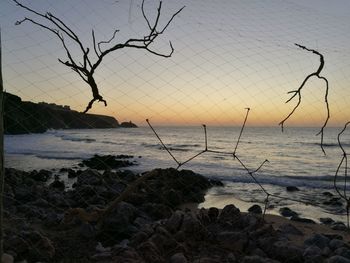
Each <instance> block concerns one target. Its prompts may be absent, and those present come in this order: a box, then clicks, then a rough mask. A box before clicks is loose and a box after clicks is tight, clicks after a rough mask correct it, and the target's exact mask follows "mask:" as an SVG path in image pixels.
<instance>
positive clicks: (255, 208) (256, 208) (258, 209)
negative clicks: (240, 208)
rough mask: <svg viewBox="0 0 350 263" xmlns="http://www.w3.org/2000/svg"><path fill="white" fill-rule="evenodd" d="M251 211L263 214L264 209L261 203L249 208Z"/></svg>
mask: <svg viewBox="0 0 350 263" xmlns="http://www.w3.org/2000/svg"><path fill="white" fill-rule="evenodd" d="M248 212H249V213H253V214H262V209H261V206H260V205H253V206H251V207H250V208H249V209H248Z"/></svg>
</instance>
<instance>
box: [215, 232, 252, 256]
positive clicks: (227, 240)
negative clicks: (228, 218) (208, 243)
mask: <svg viewBox="0 0 350 263" xmlns="http://www.w3.org/2000/svg"><path fill="white" fill-rule="evenodd" d="M216 238H217V241H218V242H219V244H220V246H221V247H223V248H226V249H229V250H230V251H237V252H242V251H243V249H244V247H245V246H246V245H247V244H248V235H247V234H245V233H242V232H229V231H224V232H221V233H219V234H218V235H217V237H216Z"/></svg>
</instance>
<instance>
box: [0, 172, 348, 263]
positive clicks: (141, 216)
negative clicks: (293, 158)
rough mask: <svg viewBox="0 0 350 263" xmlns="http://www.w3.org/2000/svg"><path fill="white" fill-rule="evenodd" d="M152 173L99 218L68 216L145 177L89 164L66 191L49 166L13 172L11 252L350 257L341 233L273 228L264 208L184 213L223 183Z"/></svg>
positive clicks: (186, 258)
mask: <svg viewBox="0 0 350 263" xmlns="http://www.w3.org/2000/svg"><path fill="white" fill-rule="evenodd" d="M154 174H155V175H154V176H153V177H150V178H148V179H147V180H146V181H145V182H144V183H142V184H141V185H139V187H138V189H137V190H136V191H135V192H133V193H132V194H131V195H130V196H129V197H128V198H127V199H125V200H124V201H123V202H120V203H119V204H118V205H117V206H116V207H115V209H114V210H113V211H112V212H111V213H110V214H108V216H107V217H106V219H105V220H104V223H103V224H102V225H97V224H96V223H97V222H96V221H97V220H95V221H94V220H84V217H81V218H80V219H79V218H78V217H76V218H75V217H72V218H70V220H67V211H68V210H69V209H74V208H76V209H78V210H79V209H81V210H82V211H85V212H90V214H94V212H96V211H97V212H98V211H100V210H101V209H102V208H105V207H106V206H107V204H108V203H109V202H111V201H112V200H113V199H114V198H115V197H116V196H118V195H120V194H121V193H122V192H123V191H124V190H125V189H126V187H127V186H128V185H129V184H132V183H133V182H134V181H135V180H137V179H138V178H139V176H140V175H137V174H134V173H133V172H131V171H117V172H112V171H105V172H99V171H97V170H94V169H87V170H85V171H81V172H79V173H77V174H76V176H77V177H76V183H75V185H74V188H72V189H64V187H65V186H64V184H60V185H59V186H60V187H53V186H52V183H50V184H49V183H48V182H50V180H51V181H52V177H55V175H54V174H53V173H52V172H50V171H44V170H42V171H37V172H23V171H18V170H15V169H6V184H5V210H6V211H5V229H4V232H5V233H4V234H5V237H4V241H5V242H4V248H5V252H6V254H7V255H10V256H13V258H14V259H15V261H20V260H26V261H27V262H38V261H40V262H130V263H132V262H135V263H136V262H137V263H141V262H142V263H163V262H164V263H165V262H171V263H186V262H193V263H205V262H208V263H214V262H227V263H232V262H245V263H250V262H252V263H255V262H262V263H263V262H291V263H293V262H296V263H297V262H317V263H321V262H350V246H349V244H348V243H347V242H346V241H344V240H343V238H342V236H341V235H334V234H327V233H323V234H322V233H317V234H312V235H311V236H308V237H304V233H303V231H300V230H299V229H298V228H297V227H295V226H294V225H292V224H283V225H281V226H279V227H274V226H272V225H271V224H268V223H266V222H265V221H264V220H263V218H262V215H261V213H260V211H261V208H260V209H259V208H258V207H257V206H255V207H254V209H252V211H251V212H250V213H241V212H240V211H239V209H238V208H236V207H235V206H234V205H232V204H231V205H227V206H225V207H224V209H222V210H219V209H217V208H214V207H212V208H209V209H204V208H202V209H197V210H195V211H191V210H188V209H183V210H181V209H179V205H182V204H184V203H190V202H197V203H198V202H202V201H203V200H204V195H205V192H206V190H207V189H209V188H210V187H212V186H220V185H222V184H221V183H220V182H218V181H215V180H209V179H207V178H204V177H203V176H201V175H198V174H195V173H193V172H192V171H186V170H182V171H178V170H175V169H171V168H170V169H156V170H154ZM56 180H58V181H60V179H59V178H57V177H56ZM62 185H63V186H62ZM293 237H300V238H304V239H305V240H303V241H302V242H301V243H295V242H292V240H293Z"/></svg>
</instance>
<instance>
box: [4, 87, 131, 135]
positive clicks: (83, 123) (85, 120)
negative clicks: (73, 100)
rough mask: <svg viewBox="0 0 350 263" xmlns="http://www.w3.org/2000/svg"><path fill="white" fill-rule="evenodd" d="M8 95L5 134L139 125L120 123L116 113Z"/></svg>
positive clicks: (5, 98)
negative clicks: (99, 112)
mask: <svg viewBox="0 0 350 263" xmlns="http://www.w3.org/2000/svg"><path fill="white" fill-rule="evenodd" d="M4 95H5V96H4V101H5V103H4V105H5V115H4V116H5V119H4V128H5V134H12V135H15V134H28V133H44V132H46V131H47V130H49V129H106V128H137V125H136V124H134V123H132V122H131V121H129V122H122V123H119V122H118V120H116V119H115V118H114V117H111V116H106V115H97V114H85V113H81V112H78V111H74V110H71V109H70V107H69V106H67V105H56V104H54V103H46V102H39V103H33V102H29V101H22V99H21V98H20V97H18V96H16V95H13V94H10V93H4Z"/></svg>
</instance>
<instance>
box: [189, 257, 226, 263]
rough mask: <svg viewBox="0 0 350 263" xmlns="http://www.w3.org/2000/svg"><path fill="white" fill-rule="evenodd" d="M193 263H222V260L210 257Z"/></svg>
mask: <svg viewBox="0 0 350 263" xmlns="http://www.w3.org/2000/svg"><path fill="white" fill-rule="evenodd" d="M193 263H221V260H219V259H215V258H209V257H201V258H199V259H196V260H194V261H193Z"/></svg>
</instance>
